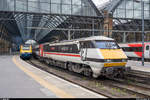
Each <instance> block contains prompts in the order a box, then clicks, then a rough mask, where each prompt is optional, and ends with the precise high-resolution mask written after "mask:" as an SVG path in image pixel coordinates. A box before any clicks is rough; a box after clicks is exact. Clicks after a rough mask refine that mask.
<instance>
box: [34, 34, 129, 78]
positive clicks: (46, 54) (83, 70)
mask: <svg viewBox="0 0 150 100" xmlns="http://www.w3.org/2000/svg"><path fill="white" fill-rule="evenodd" d="M33 53H34V55H36V57H37V58H38V59H39V60H41V61H44V62H46V63H47V64H50V65H55V66H59V67H61V68H64V69H67V70H69V71H72V72H76V73H80V74H83V75H85V76H92V77H94V78H98V77H99V76H106V77H115V76H123V75H124V74H125V72H127V71H129V70H130V67H126V63H127V59H128V58H127V56H126V55H125V53H124V52H123V50H122V49H121V48H120V47H119V45H118V44H117V43H116V42H115V40H114V39H112V38H108V37H104V36H93V37H88V38H81V39H75V40H70V41H69V40H68V41H61V42H58V43H44V44H40V45H37V46H35V47H34V48H33Z"/></svg>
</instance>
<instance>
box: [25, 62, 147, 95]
mask: <svg viewBox="0 0 150 100" xmlns="http://www.w3.org/2000/svg"><path fill="white" fill-rule="evenodd" d="M27 62H28V63H30V64H32V65H34V66H35V67H38V68H40V69H42V70H44V71H46V72H48V73H51V74H53V75H55V76H58V77H60V78H63V79H65V80H67V81H70V82H72V83H74V84H77V85H79V86H82V87H84V88H86V89H88V90H90V91H93V92H96V93H98V94H100V95H103V96H106V97H108V98H145V97H146V98H150V92H149V90H150V88H149V86H148V85H147V84H142V83H136V82H128V80H127V79H102V78H99V79H93V78H89V77H85V76H83V75H80V74H76V73H73V72H70V71H68V70H64V69H61V68H57V67H54V66H49V65H47V64H45V63H43V62H39V61H37V60H35V59H32V60H30V61H27Z"/></svg>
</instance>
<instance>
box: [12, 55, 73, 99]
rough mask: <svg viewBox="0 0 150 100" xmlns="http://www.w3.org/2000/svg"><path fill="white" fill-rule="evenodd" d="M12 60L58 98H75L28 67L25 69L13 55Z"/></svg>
mask: <svg viewBox="0 0 150 100" xmlns="http://www.w3.org/2000/svg"><path fill="white" fill-rule="evenodd" d="M12 60H13V62H14V63H15V64H16V65H17V67H19V68H20V69H21V70H23V71H24V72H25V73H26V74H27V75H29V76H30V77H32V78H33V79H34V80H35V81H37V82H38V83H40V84H41V85H42V86H43V87H45V88H47V89H49V90H50V91H52V92H53V93H55V94H56V95H57V96H58V97H60V98H75V97H73V96H72V95H70V94H68V93H66V92H64V91H63V90H61V89H59V88H57V87H56V86H54V85H52V84H50V83H48V82H46V81H45V80H43V79H42V78H41V77H40V76H37V75H35V74H34V73H32V72H31V71H29V70H28V69H26V68H25V67H24V66H22V65H21V64H20V63H18V62H17V61H16V59H15V56H14V57H13V59H12ZM60 85H61V84H60Z"/></svg>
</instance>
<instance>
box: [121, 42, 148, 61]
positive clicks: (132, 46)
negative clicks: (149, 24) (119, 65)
mask: <svg viewBox="0 0 150 100" xmlns="http://www.w3.org/2000/svg"><path fill="white" fill-rule="evenodd" d="M119 46H120V47H121V48H122V49H123V50H124V52H125V53H126V55H127V56H128V57H129V58H131V59H141V58H142V43H141V42H139V43H123V44H119ZM144 58H145V59H147V60H150V42H145V43H144Z"/></svg>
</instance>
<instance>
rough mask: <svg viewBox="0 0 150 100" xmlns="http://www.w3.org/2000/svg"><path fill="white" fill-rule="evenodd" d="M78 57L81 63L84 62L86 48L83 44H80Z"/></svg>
mask: <svg viewBox="0 0 150 100" xmlns="http://www.w3.org/2000/svg"><path fill="white" fill-rule="evenodd" d="M80 45H81V46H80V56H81V60H82V61H86V56H87V47H86V43H85V42H81V44H80Z"/></svg>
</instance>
